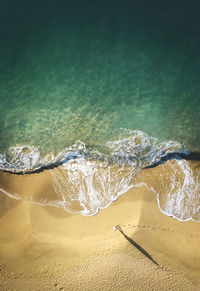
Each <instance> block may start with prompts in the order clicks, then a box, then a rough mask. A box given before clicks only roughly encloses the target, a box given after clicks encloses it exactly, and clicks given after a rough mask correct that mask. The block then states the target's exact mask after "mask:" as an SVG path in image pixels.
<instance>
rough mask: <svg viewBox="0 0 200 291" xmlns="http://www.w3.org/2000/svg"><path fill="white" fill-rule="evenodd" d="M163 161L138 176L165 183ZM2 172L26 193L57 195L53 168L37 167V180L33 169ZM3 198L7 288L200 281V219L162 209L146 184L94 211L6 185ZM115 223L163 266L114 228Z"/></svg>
mask: <svg viewBox="0 0 200 291" xmlns="http://www.w3.org/2000/svg"><path fill="white" fill-rule="evenodd" d="M159 167H161V166H158V167H156V168H155V169H147V170H145V171H142V172H141V173H140V174H139V175H138V177H137V180H138V181H137V182H138V183H139V182H140V181H143V180H144V178H145V177H146V179H147V180H148V179H151V181H153V184H155V185H157V187H159V182H158V174H159ZM162 167H163V166H162ZM0 177H1V186H3V185H4V184H5V185H8V184H9V187H10V189H11V188H13V189H15V190H16V192H17V193H18V192H19V190H21V192H20V193H21V194H22V196H23V197H25V196H27V195H29V198H30V197H37V196H38V195H40V196H41V197H42V195H43V193H44V195H49V196H50V197H51V196H52V198H53V197H54V196H53V195H54V193H53V191H52V188H51V187H50V186H51V185H50V184H49V180H48V173H47V171H44V173H43V174H42V173H40V174H35V175H34V179H35V181H37V182H34V183H30V181H31V179H33V176H32V175H25V176H14V175H12V174H8V173H3V172H1V173H0ZM27 189H28V190H29V194H27ZM51 191H52V192H51ZM0 199H1V208H0V233H1V236H0V246H1V247H0V266H1V271H0V286H1V288H2V290H93V289H96V290H103V289H106V290H108V289H109V290H152V289H153V290H158V289H163V290H198V288H200V279H199V274H200V255H199V254H200V244H199V241H200V229H199V223H198V222H195V221H188V222H180V221H178V220H176V219H174V218H172V217H169V216H166V215H165V214H163V213H161V211H160V210H159V207H158V204H157V197H156V195H155V193H153V192H152V191H150V190H149V189H147V188H146V187H145V186H142V187H140V188H139V189H137V188H132V189H130V190H129V191H128V192H127V193H125V194H123V195H121V196H120V197H119V198H118V199H117V200H116V201H114V202H113V203H112V204H111V205H110V206H109V207H108V208H106V209H101V210H100V211H99V213H98V214H97V215H94V216H88V217H87V216H82V215H80V214H76V215H72V214H69V213H67V212H66V211H64V210H63V209H59V208H56V207H50V206H45V207H42V206H40V205H36V204H33V203H30V202H25V201H21V200H16V199H12V198H10V197H8V196H6V195H5V194H4V193H2V192H0ZM115 225H119V226H120V227H121V229H122V230H123V232H124V233H125V234H126V236H127V237H129V238H130V239H131V240H133V241H134V242H136V243H137V244H138V245H139V246H140V247H141V248H143V249H144V250H145V251H146V252H147V253H148V254H149V255H150V256H151V257H152V258H153V260H154V261H155V262H157V263H158V265H159V266H158V265H156V264H154V263H153V262H152V261H151V260H149V259H148V258H147V256H145V255H144V254H143V253H142V252H141V251H139V250H138V249H136V248H135V247H134V245H132V244H131V243H130V241H128V240H127V239H126V238H125V237H124V236H123V235H122V234H121V233H120V232H119V231H118V230H117V231H114V229H113V227H114V226H115ZM62 288H63V289H62Z"/></svg>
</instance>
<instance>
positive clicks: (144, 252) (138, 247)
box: [115, 225, 160, 268]
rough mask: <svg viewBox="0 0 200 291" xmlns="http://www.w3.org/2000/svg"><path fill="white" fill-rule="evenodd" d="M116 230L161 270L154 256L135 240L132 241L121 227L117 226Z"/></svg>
mask: <svg viewBox="0 0 200 291" xmlns="http://www.w3.org/2000/svg"><path fill="white" fill-rule="evenodd" d="M115 228H116V229H118V230H119V231H120V232H121V234H122V235H123V236H124V237H125V239H127V241H129V242H130V243H131V244H132V245H133V246H134V247H135V248H136V249H138V250H139V251H140V252H141V253H142V254H143V255H145V257H146V258H148V259H149V260H150V261H152V262H153V263H154V264H155V265H156V266H158V267H159V268H160V265H159V264H158V263H157V262H156V261H155V260H154V259H153V258H152V256H151V255H150V254H149V253H147V251H145V250H144V249H143V248H142V247H141V246H140V245H138V244H137V243H136V242H135V241H134V240H132V239H131V238H130V237H129V236H127V235H126V234H125V233H124V232H123V230H122V229H121V227H120V226H119V225H116V226H115Z"/></svg>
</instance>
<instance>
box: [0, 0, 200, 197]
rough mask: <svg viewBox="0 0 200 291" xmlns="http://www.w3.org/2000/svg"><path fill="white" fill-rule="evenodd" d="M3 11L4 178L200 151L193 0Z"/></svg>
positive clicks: (199, 25) (0, 149)
mask: <svg viewBox="0 0 200 291" xmlns="http://www.w3.org/2000/svg"><path fill="white" fill-rule="evenodd" d="M40 2H42V3H40ZM0 8H1V9H0V14H1V15H0V16H1V17H0V19H1V20H0V100H1V103H0V136H1V139H0V166H1V169H6V170H12V171H20V170H23V171H24V170H30V169H34V168H38V167H41V166H42V165H45V164H48V163H50V162H58V161H60V160H62V159H64V158H66V156H67V157H69V155H71V156H72V157H80V156H81V157H83V156H84V157H90V158H92V159H94V160H95V159H97V160H102V159H104V160H106V163H107V164H109V163H110V161H111V162H112V163H113V161H114V162H117V163H118V165H119V164H120V165H121V166H124V163H125V162H127V161H128V164H129V165H131V166H132V167H133V168H134V167H136V164H135V163H133V164H132V162H133V161H132V160H131V159H129V157H132V156H135V157H136V158H137V159H139V160H140V163H139V164H140V166H138V164H137V167H141V164H142V166H146V165H149V164H152V163H153V162H155V161H157V160H158V159H159V157H161V156H163V155H164V154H166V153H167V152H173V151H183V150H187V151H198V150H199V149H200V147H199V142H200V117H199V112H200V80H199V76H200V39H199V32H200V18H199V17H198V16H199V7H198V5H197V2H196V1H192V4H191V3H188V1H167V2H166V1H128V0H125V1H114V0H112V1H111V0H108V1H75V2H73V1H53V0H50V1H23V0H21V1H14V2H13V1H1V2H0ZM129 180H130V177H129ZM127 183H128V182H127ZM120 191H121V190H120Z"/></svg>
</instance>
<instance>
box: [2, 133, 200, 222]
mask: <svg viewBox="0 0 200 291" xmlns="http://www.w3.org/2000/svg"><path fill="white" fill-rule="evenodd" d="M106 147H107V152H106V153H101V152H98V151H97V150H96V151H91V150H89V149H88V148H87V147H86V145H85V144H84V143H83V142H81V141H77V142H75V143H74V145H72V146H70V147H67V148H64V149H63V150H62V151H61V152H60V153H59V154H58V155H56V156H54V155H53V154H49V155H48V156H45V157H42V158H41V154H40V149H39V148H34V147H30V146H27V145H26V146H21V147H15V148H14V147H13V148H11V149H10V153H9V155H10V158H9V159H8V158H7V157H6V155H5V154H1V155H0V168H1V169H3V170H9V171H31V170H34V169H38V168H40V167H42V166H48V165H52V163H54V164H55V167H53V169H52V167H51V168H50V169H49V174H50V177H51V180H52V182H53V186H54V190H55V193H56V194H57V199H56V200H55V201H49V200H48V198H47V199H44V200H39V201H37V200H34V199H24V198H23V199H22V197H21V196H20V193H18V194H13V193H9V192H8V191H6V190H5V189H0V190H1V192H2V193H4V194H5V195H7V196H9V197H10V198H15V199H18V200H19V199H22V200H24V201H29V202H32V203H36V204H39V205H41V206H46V205H48V206H55V207H61V208H64V209H65V210H66V211H68V212H70V213H72V214H76V213H81V214H82V215H94V214H96V213H97V212H98V210H99V209H102V208H105V207H108V206H109V205H110V204H111V203H112V201H114V200H116V199H117V198H118V197H119V196H120V195H122V194H123V193H125V192H126V191H128V189H130V188H132V187H146V188H148V189H149V190H150V191H153V192H154V193H155V195H157V200H158V205H159V207H160V209H161V211H162V212H164V213H165V214H167V215H170V216H173V217H175V218H177V219H179V220H181V221H186V220H190V219H195V216H196V215H197V213H198V212H199V209H200V206H199V205H200V195H199V194H200V188H199V187H200V186H199V177H200V173H199V172H198V169H197V170H195V172H194V170H192V169H191V167H190V163H189V162H188V161H186V160H181V159H179V156H177V157H176V159H174V160H172V161H170V160H168V161H167V162H166V163H167V164H168V166H169V167H170V171H169V172H168V173H170V177H167V178H168V180H167V181H168V182H167V183H165V182H164V178H166V177H165V174H164V175H163V176H162V177H160V179H163V188H162V189H161V190H159V192H157V190H156V189H154V187H153V186H152V185H150V184H149V183H148V184H147V183H146V182H145V181H141V182H140V183H137V184H134V183H133V180H134V179H133V177H134V176H135V175H136V174H137V173H139V172H140V171H141V170H142V169H143V168H145V167H146V166H151V165H153V164H155V163H157V162H159V161H160V160H161V159H162V158H163V157H166V155H167V154H168V153H174V152H183V149H182V146H181V144H180V143H178V142H173V141H163V142H159V141H158V140H157V139H156V138H153V137H149V136H148V135H146V134H145V133H143V132H141V131H127V130H121V133H120V137H119V138H118V139H116V140H113V141H108V142H107V144H106ZM56 163H59V164H60V166H59V167H56ZM166 175H167V174H166Z"/></svg>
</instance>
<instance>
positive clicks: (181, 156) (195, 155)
mask: <svg viewBox="0 0 200 291" xmlns="http://www.w3.org/2000/svg"><path fill="white" fill-rule="evenodd" d="M77 158H78V156H76V155H73V154H69V155H68V156H67V157H66V158H64V159H62V160H61V161H58V162H55V163H50V164H48V165H44V166H41V167H39V168H36V169H33V170H27V171H11V170H3V171H4V172H7V173H10V174H14V175H27V174H38V173H41V172H43V171H45V170H52V169H54V168H57V167H59V166H61V165H63V164H66V163H67V162H69V161H70V160H73V159H77ZM130 159H131V160H134V159H135V157H130ZM169 160H187V161H200V153H199V152H184V153H182V152H173V153H167V154H166V155H164V156H163V157H161V158H160V160H159V161H158V162H156V163H154V164H152V165H149V166H146V167H144V168H143V169H149V168H155V167H157V166H159V165H161V164H164V163H166V162H167V161H169Z"/></svg>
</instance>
